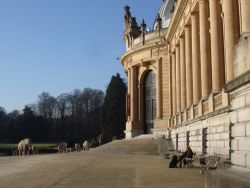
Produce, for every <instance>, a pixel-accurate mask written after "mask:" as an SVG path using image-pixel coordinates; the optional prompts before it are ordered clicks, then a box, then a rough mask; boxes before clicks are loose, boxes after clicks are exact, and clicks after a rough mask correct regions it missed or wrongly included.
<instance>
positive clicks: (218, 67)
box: [209, 0, 224, 93]
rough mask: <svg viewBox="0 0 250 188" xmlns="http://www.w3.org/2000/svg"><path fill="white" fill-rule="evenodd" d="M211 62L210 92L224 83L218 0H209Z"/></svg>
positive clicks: (221, 29) (221, 32) (219, 88)
mask: <svg viewBox="0 0 250 188" xmlns="http://www.w3.org/2000/svg"><path fill="white" fill-rule="evenodd" d="M209 6H210V35H211V62H212V92H214V93H217V92H219V91H220V90H221V88H222V87H223V84H224V70H223V69H224V54H223V53H224V46H223V28H222V19H221V12H222V10H221V5H220V2H219V1H218V0H209Z"/></svg>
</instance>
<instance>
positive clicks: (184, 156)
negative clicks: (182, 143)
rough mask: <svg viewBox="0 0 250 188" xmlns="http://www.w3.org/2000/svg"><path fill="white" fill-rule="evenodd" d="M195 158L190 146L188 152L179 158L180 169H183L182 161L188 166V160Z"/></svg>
mask: <svg viewBox="0 0 250 188" xmlns="http://www.w3.org/2000/svg"><path fill="white" fill-rule="evenodd" d="M193 156H194V153H193V151H192V149H191V148H190V146H187V149H186V151H185V152H184V153H183V154H182V155H181V156H180V157H179V158H178V162H179V163H180V164H179V167H182V161H183V163H184V165H185V166H186V165H187V159H192V158H193Z"/></svg>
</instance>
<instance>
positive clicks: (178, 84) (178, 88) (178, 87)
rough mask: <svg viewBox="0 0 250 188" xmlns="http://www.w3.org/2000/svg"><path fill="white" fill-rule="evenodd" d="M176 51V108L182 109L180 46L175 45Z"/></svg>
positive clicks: (178, 110)
mask: <svg viewBox="0 0 250 188" xmlns="http://www.w3.org/2000/svg"><path fill="white" fill-rule="evenodd" d="M175 51H176V54H175V56H176V110H177V113H178V112H180V111H181V77H180V48H179V46H176V47H175Z"/></svg>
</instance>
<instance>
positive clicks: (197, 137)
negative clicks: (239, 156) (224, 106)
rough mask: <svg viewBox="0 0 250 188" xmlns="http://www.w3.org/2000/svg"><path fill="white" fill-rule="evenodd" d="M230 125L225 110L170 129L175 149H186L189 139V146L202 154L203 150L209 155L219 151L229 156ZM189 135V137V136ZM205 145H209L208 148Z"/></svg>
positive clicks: (226, 156) (222, 154)
mask: <svg viewBox="0 0 250 188" xmlns="http://www.w3.org/2000/svg"><path fill="white" fill-rule="evenodd" d="M230 125H231V123H230V117H229V113H228V112H224V113H222V114H219V115H215V116H212V117H209V118H206V117H203V118H200V119H197V120H196V121H194V122H192V123H190V124H187V125H183V126H179V127H173V128H172V129H170V130H169V131H170V132H171V133H170V135H171V139H172V143H173V146H174V148H175V149H178V150H181V151H185V149H186V146H187V142H188V141H189V143H188V144H189V146H190V147H191V148H192V150H193V151H194V152H196V153H197V154H202V153H203V152H206V154H207V155H209V154H214V153H217V154H220V155H221V156H224V157H225V158H228V157H229V151H230ZM158 131H159V130H158ZM165 132H166V137H168V135H169V133H168V131H166V130H165ZM188 132H189V133H188ZM188 135H189V139H188V138H187V136H188ZM177 139H178V142H177ZM203 140H204V141H203ZM205 140H206V141H205ZM177 145H178V147H177ZM203 145H204V146H205V145H206V146H207V147H206V149H205V147H203ZM204 149H205V150H204Z"/></svg>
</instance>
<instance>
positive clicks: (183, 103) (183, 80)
mask: <svg viewBox="0 0 250 188" xmlns="http://www.w3.org/2000/svg"><path fill="white" fill-rule="evenodd" d="M180 68H181V110H182V111H183V110H184V109H185V108H186V105H187V102H186V97H187V96H186V65H185V39H184V36H181V37H180Z"/></svg>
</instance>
